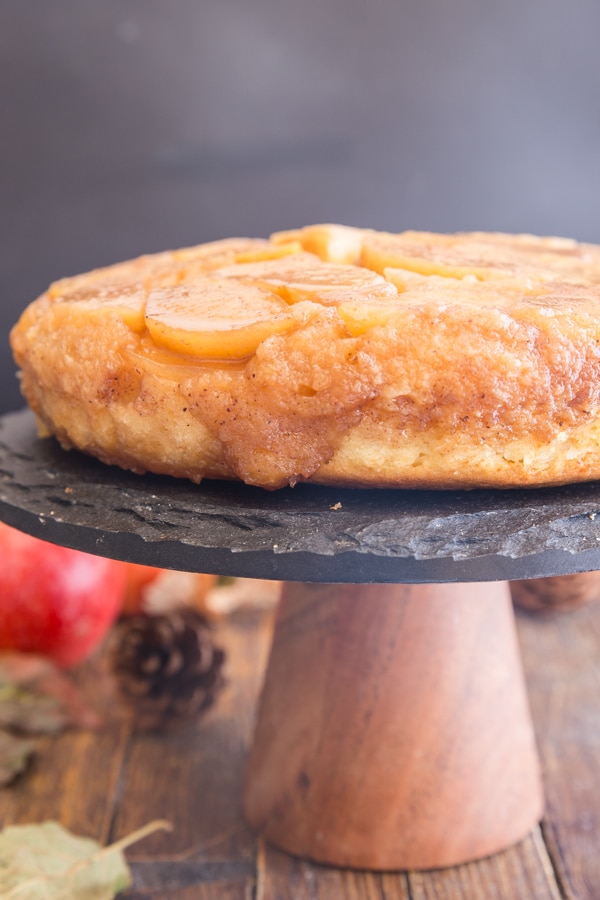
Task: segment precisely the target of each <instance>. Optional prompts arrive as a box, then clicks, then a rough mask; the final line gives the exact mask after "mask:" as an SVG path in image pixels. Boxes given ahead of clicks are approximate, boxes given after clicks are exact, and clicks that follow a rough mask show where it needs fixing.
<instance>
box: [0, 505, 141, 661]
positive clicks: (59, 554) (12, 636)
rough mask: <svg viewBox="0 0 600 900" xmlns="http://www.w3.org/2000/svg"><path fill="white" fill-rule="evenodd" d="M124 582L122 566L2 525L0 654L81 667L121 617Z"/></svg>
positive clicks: (0, 553)
mask: <svg viewBox="0 0 600 900" xmlns="http://www.w3.org/2000/svg"><path fill="white" fill-rule="evenodd" d="M126 578H127V573H126V567H125V566H124V565H123V563H120V562H117V561H115V560H111V559H104V558H103V557H100V556H92V555H90V554H88V553H82V552H81V551H79V550H71V549H69V548H67V547H59V546H56V545H55V544H49V543H48V542H47V541H42V540H39V539H38V538H34V537H31V536H30V535H27V534H23V533H22V532H20V531H16V530H15V529H14V528H9V526H8V525H5V524H4V523H1V522H0V650H18V651H23V652H32V653H38V654H43V655H45V656H48V657H50V658H51V659H53V660H54V661H55V662H56V663H58V664H59V665H61V666H70V665H74V664H75V663H78V662H80V661H81V660H83V659H85V657H86V656H88V655H89V654H90V653H91V652H92V650H93V649H94V648H95V647H96V646H97V644H98V643H99V642H100V641H101V640H102V638H103V637H104V636H105V634H106V633H107V631H108V629H109V628H110V626H111V625H112V623H113V621H114V619H115V618H116V616H117V615H118V613H119V611H120V608H121V603H122V598H123V593H124V590H125V583H126Z"/></svg>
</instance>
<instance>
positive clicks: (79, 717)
mask: <svg viewBox="0 0 600 900" xmlns="http://www.w3.org/2000/svg"><path fill="white" fill-rule="evenodd" d="M69 725H74V726H77V727H80V728H97V727H99V725H100V720H99V717H98V715H97V714H96V713H95V712H94V711H93V710H90V709H89V708H88V707H87V705H86V703H85V702H84V700H83V699H82V697H81V694H80V692H79V690H78V688H77V687H76V685H75V684H74V683H73V681H72V680H71V678H70V677H69V676H68V675H67V674H65V673H64V672H62V671H61V670H60V669H59V668H58V667H57V666H56V665H54V663H53V662H52V661H51V660H49V659H46V658H45V657H43V656H36V655H34V654H28V653H22V654H19V653H3V654H0V728H2V727H6V728H11V729H14V730H17V731H22V732H24V733H27V734H48V733H52V734H55V733H57V732H59V731H61V730H62V729H64V728H66V727H68V726H69Z"/></svg>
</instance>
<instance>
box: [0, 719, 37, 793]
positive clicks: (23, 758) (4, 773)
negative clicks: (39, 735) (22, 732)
mask: <svg viewBox="0 0 600 900" xmlns="http://www.w3.org/2000/svg"><path fill="white" fill-rule="evenodd" d="M34 750H35V743H34V741H30V740H27V739H26V738H20V737H15V735H13V734H8V733H7V732H5V731H0V787H5V786H6V785H8V784H10V783H11V782H12V781H14V779H15V778H16V777H17V775H20V774H21V772H23V771H24V769H25V768H26V767H27V763H28V762H29V758H30V757H31V755H32V753H33V752H34Z"/></svg>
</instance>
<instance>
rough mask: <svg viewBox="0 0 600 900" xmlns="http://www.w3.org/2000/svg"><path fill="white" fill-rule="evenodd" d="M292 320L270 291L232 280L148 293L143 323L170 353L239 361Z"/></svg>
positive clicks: (290, 325)
mask: <svg viewBox="0 0 600 900" xmlns="http://www.w3.org/2000/svg"><path fill="white" fill-rule="evenodd" d="M296 321H297V320H296V318H295V317H294V316H293V314H292V313H291V310H290V309H289V307H288V305H287V304H286V303H285V301H283V300H282V299H281V298H280V297H278V296H277V295H276V294H274V293H273V292H272V291H269V290H266V289H264V288H260V287H255V286H254V285H248V284H244V283H242V282H237V281H234V280H228V279H220V278H199V279H197V280H196V281H193V282H190V283H189V284H181V285H178V286H176V287H170V288H160V289H158V290H155V291H152V293H151V294H150V296H149V297H148V302H147V305H146V325H147V327H148V331H149V332H150V336H151V337H152V340H153V341H154V343H155V344H157V345H158V346H161V347H166V348H167V349H168V350H172V351H174V352H175V353H185V354H187V355H190V356H197V357H201V358H213V359H241V358H243V357H244V356H249V355H250V354H251V353H254V351H255V350H256V348H257V347H258V345H259V344H260V343H261V341H263V340H265V338H267V337H269V336H270V335H272V334H277V333H281V332H283V331H289V330H290V329H291V328H293V327H294V325H295V324H296Z"/></svg>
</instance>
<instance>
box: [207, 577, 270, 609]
mask: <svg viewBox="0 0 600 900" xmlns="http://www.w3.org/2000/svg"><path fill="white" fill-rule="evenodd" d="M280 591H281V582H280V581H266V580H263V579H260V578H235V579H233V581H231V582H230V583H229V584H228V583H227V582H225V583H223V582H221V583H220V584H219V585H217V586H216V587H215V588H213V589H212V590H211V591H209V593H208V595H207V597H206V609H207V611H208V612H209V613H212V614H213V615H214V616H227V615H231V614H232V613H235V612H238V611H239V610H254V611H259V612H267V611H270V610H272V609H274V608H275V606H276V605H277V600H278V599H279V594H280Z"/></svg>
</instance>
